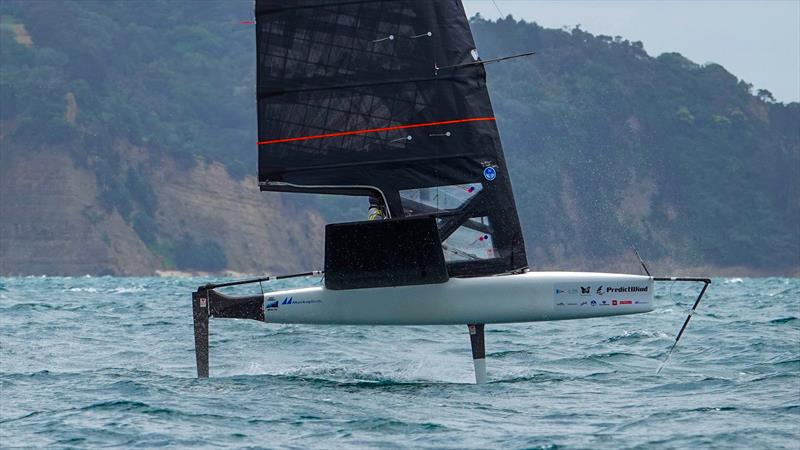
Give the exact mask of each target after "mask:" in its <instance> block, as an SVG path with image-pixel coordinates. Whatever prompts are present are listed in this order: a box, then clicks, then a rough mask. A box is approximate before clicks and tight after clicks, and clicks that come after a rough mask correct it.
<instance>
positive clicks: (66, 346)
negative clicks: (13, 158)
mask: <svg viewBox="0 0 800 450" xmlns="http://www.w3.org/2000/svg"><path fill="white" fill-rule="evenodd" d="M207 281H209V280H207V279H198V278H111V277H107V278H105V277H104V278H91V277H85V278H52V277H27V278H4V279H0V447H3V448H14V447H57V448H97V447H110V446H120V447H134V446H138V447H148V448H149V447H160V446H167V447H178V448H183V447H214V448H216V447H251V448H252V447H263V448H323V449H331V448H355V447H370V448H504V449H505V448H691V447H694V448H697V447H701V448H731V447H740V448H745V447H746V448H794V449H797V448H798V447H799V446H800V280H799V279H785V278H762V279H715V280H714V283H713V284H712V285H711V287H710V288H709V291H708V294H707V296H706V298H705V299H704V301H703V303H702V304H701V305H700V308H699V311H698V313H697V314H695V316H694V318H693V319H692V321H691V323H690V325H689V328H688V330H687V332H686V334H685V335H684V337H683V338H682V340H681V342H680V344H679V346H678V347H677V350H676V351H675V353H673V355H672V357H671V359H670V361H669V363H668V364H667V365H666V367H665V368H664V370H663V371H662V372H661V373H660V374H659V375H656V373H655V372H656V369H657V368H658V365H659V363H660V362H661V360H662V359H663V358H664V357H665V355H666V352H667V350H668V349H669V347H670V345H671V344H672V342H673V341H674V338H675V335H676V333H677V331H678V329H679V328H680V325H681V324H682V323H683V320H684V319H685V317H686V314H687V312H688V310H689V309H690V308H691V305H692V303H693V301H694V299H695V296H696V294H697V292H698V290H699V288H700V285H692V286H685V285H681V286H679V285H674V286H669V285H668V284H659V286H658V288H657V291H656V297H657V307H656V310H655V311H654V312H652V313H648V314H641V315H634V316H626V317H612V318H602V319H589V320H574V321H564V322H542V323H527V324H508V325H488V326H487V327H486V330H487V331H486V349H487V356H488V367H489V381H490V382H489V383H488V384H486V385H481V386H476V385H474V384H472V382H473V379H474V378H473V372H472V360H471V354H470V347H469V338H468V334H467V327H466V326H435V327H434V326H427V327H422V326H410V327H378V326H376V327H355V326H311V325H271V324H264V323H260V322H255V321H247V320H212V322H211V378H210V379H205V380H198V379H196V378H195V360H194V347H193V334H192V319H191V306H190V304H191V295H190V293H191V291H192V290H193V289H195V288H196V286H198V285H199V284H201V283H205V282H207ZM317 282H318V280H315V279H303V280H292V282H291V283H283V284H282V285H281V286H299V285H303V284H309V285H311V284H315V283H317ZM276 286H277V285H271V286H269V287H276ZM265 288H268V287H267V286H265ZM255 289H256V290H258V287H257V285H256V287H255ZM375 301H381V299H380V298H376V299H375ZM500 301H502V295H501V293H498V295H497V297H496V298H487V299H486V308H491V307H492V303H493V302H500Z"/></svg>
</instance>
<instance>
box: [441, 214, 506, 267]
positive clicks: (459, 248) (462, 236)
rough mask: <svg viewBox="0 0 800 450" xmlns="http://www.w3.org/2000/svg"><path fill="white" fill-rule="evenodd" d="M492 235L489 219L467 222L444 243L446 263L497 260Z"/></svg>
mask: <svg viewBox="0 0 800 450" xmlns="http://www.w3.org/2000/svg"><path fill="white" fill-rule="evenodd" d="M492 235H493V232H492V227H491V225H490V224H489V218H488V217H486V216H484V217H473V218H471V219H469V220H467V221H466V222H465V223H464V224H463V225H461V226H460V227H458V229H456V231H454V232H453V234H451V235H450V236H449V237H448V238H447V239H446V240H445V241H444V242H443V243H442V249H444V259H445V261H447V262H450V261H471V260H485V259H493V258H496V257H497V254H496V250H495V247H494V240H493V236H492Z"/></svg>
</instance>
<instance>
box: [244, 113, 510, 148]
mask: <svg viewBox="0 0 800 450" xmlns="http://www.w3.org/2000/svg"><path fill="white" fill-rule="evenodd" d="M487 120H496V119H495V118H494V117H472V118H469V119H456V120H444V121H441V122H425V123H414V124H410V125H397V126H394V127H383V128H370V129H366V130H354V131H340V132H338V133H326V134H315V135H313V136H301V137H293V138H283V139H272V140H268V141H259V142H258V145H268V144H280V143H282V142H295V141H307V140H310V139H324V138H331V137H338V136H350V135H353V134H365V133H378V132H380V131H394V130H406V129H409V128H422V127H434V126H437V125H452V124H454V123H465V122H481V121H487Z"/></svg>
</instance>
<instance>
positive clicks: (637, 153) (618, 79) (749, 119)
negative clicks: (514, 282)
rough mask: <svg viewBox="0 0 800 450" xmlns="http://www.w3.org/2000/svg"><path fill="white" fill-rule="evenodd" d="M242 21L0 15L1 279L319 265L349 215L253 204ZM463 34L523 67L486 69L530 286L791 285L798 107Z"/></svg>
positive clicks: (557, 50) (332, 205)
mask: <svg viewBox="0 0 800 450" xmlns="http://www.w3.org/2000/svg"><path fill="white" fill-rule="evenodd" d="M251 9H252V2H251V1H246V0H245V1H235V2H234V1H226V2H201V3H198V2H191V1H186V2H179V1H169V0H163V1H149V2H146V3H142V2H121V1H59V2H56V1H37V2H22V1H7V0H3V1H2V2H0V16H2V17H0V44H2V45H0V47H1V48H0V152H1V153H0V158H2V161H0V162H1V163H2V164H0V216H1V218H0V251H2V255H1V256H2V264H0V273H5V274H8V273H70V274H75V273H113V274H145V273H152V272H153V271H155V270H166V269H180V270H189V271H195V270H206V271H221V270H225V269H228V270H236V271H251V272H256V271H263V270H283V269H286V270H288V269H294V268H309V267H308V266H310V265H311V266H314V268H316V267H317V266H318V263H319V261H321V259H320V256H321V248H322V246H321V235H322V223H323V218H324V217H328V218H329V219H330V218H333V217H334V216H337V214H338V217H341V216H342V213H341V210H342V209H344V208H345V206H343V205H345V204H344V203H343V202H342V201H341V200H337V199H323V198H312V199H300V198H299V197H298V196H291V197H289V196H281V195H278V194H261V193H258V192H257V187H256V186H255V183H254V180H253V178H252V174H254V173H255V170H256V146H255V145H254V143H255V141H256V124H255V54H254V53H255V42H254V38H253V28H252V25H248V24H247V23H242V22H246V21H249V20H252V11H251ZM472 26H473V32H474V34H475V38H476V41H477V45H478V48H479V50H480V52H481V55H482V57H483V58H484V59H486V58H490V57H493V56H500V55H507V54H511V53H517V52H521V51H528V50H534V51H536V52H537V54H536V56H534V57H532V58H526V59H524V60H513V61H508V62H503V63H498V64H495V65H491V66H489V68H488V73H489V86H490V89H491V94H492V100H493V103H494V106H495V111H496V114H497V117H498V124H499V126H500V130H501V134H502V138H503V142H504V146H505V150H506V153H507V157H508V161H509V165H510V168H511V170H512V177H513V178H512V179H513V183H514V189H515V196H516V199H517V204H518V205H519V207H520V218H521V221H522V224H523V228H524V231H525V235H526V240H527V245H528V251H529V261H530V263H531V265H532V266H533V267H537V268H564V269H593V270H614V269H619V268H623V269H628V270H635V266H634V263H635V260H632V258H631V254H630V248H631V246H632V245H636V246H637V247H639V249H640V251H641V252H642V253H643V255H644V256H645V257H646V258H648V259H651V260H653V261H654V262H655V263H656V264H659V265H660V267H662V268H666V267H667V266H670V265H671V266H682V265H685V266H693V267H697V266H710V267H713V268H717V269H720V270H722V269H724V268H729V267H739V268H740V269H737V270H739V271H740V272H741V273H748V272H749V273H786V272H793V271H796V270H797V269H798V267H800V230H799V229H798V223H800V176H798V175H799V172H800V125H799V124H800V104H798V103H792V104H788V105H786V104H781V103H776V102H774V100H773V99H772V98H771V95H770V94H769V92H768V91H766V90H759V89H756V88H754V87H753V86H750V85H749V84H747V83H746V82H745V81H740V80H738V79H737V78H736V77H735V76H734V75H732V74H730V73H728V72H727V71H726V70H725V69H724V68H723V67H721V66H718V65H715V64H708V65H698V64H696V63H693V62H691V61H689V60H687V59H685V58H683V57H681V56H680V55H679V54H664V55H660V56H657V57H652V56H650V55H648V54H646V53H645V52H644V50H643V48H642V44H641V43H635V42H634V43H632V42H628V41H626V40H624V39H622V38H620V37H608V36H594V35H592V34H590V33H588V32H585V31H582V30H580V29H574V30H570V31H565V30H552V29H543V28H541V27H539V26H538V25H536V24H533V23H526V22H521V21H516V20H514V19H512V18H507V19H505V20H500V21H498V22H490V21H486V20H483V19H481V18H480V17H476V18H473V20H472ZM350 205H352V203H347V207H350ZM359 212H361V211H360V210H359ZM87 248H88V250H87Z"/></svg>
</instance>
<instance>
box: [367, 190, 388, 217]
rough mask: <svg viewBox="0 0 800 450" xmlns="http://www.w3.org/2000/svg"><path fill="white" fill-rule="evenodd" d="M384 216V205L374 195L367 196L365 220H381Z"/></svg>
mask: <svg viewBox="0 0 800 450" xmlns="http://www.w3.org/2000/svg"><path fill="white" fill-rule="evenodd" d="M385 218H386V206H384V204H383V202H382V201H381V199H380V198H378V197H376V196H375V195H370V196H369V210H368V212H367V220H383V219H385Z"/></svg>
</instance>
